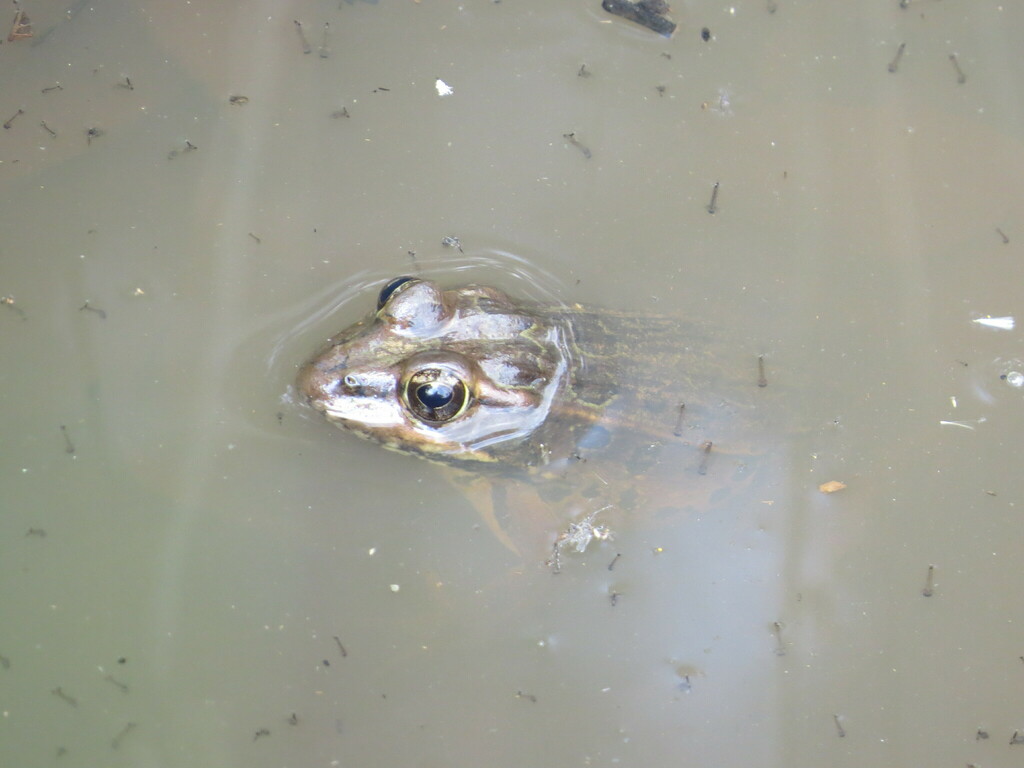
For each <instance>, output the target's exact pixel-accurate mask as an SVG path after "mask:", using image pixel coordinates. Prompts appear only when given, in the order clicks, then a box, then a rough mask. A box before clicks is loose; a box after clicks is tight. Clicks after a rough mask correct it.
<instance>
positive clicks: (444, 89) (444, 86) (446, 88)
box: [434, 78, 455, 96]
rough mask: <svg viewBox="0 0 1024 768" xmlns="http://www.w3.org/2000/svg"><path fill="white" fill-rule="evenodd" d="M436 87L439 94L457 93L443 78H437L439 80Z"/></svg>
mask: <svg viewBox="0 0 1024 768" xmlns="http://www.w3.org/2000/svg"><path fill="white" fill-rule="evenodd" d="M434 87H435V88H437V95H438V96H451V95H452V94H453V93H455V89H454V88H452V87H451V86H450V85H448V83H446V82H445V81H444V80H442V79H441V78H437V82H435V83H434Z"/></svg>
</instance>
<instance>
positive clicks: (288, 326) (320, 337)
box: [241, 249, 567, 418]
mask: <svg viewBox="0 0 1024 768" xmlns="http://www.w3.org/2000/svg"><path fill="white" fill-rule="evenodd" d="M402 266H404V267H407V268H406V269H403V268H402ZM402 266H398V265H394V264H392V265H391V266H388V267H383V266H374V267H373V268H370V269H363V270H361V271H358V272H355V273H354V274H353V273H348V274H345V275H344V276H343V277H342V278H341V279H339V280H337V281H335V282H332V283H330V284H329V285H327V286H326V287H324V288H323V289H322V290H320V291H318V292H316V293H315V294H313V295H312V296H310V297H309V298H308V299H306V300H304V301H302V302H300V303H298V304H296V305H295V306H293V307H290V308H288V309H286V310H284V311H281V312H278V313H276V314H274V315H271V316H270V317H269V318H268V319H267V322H266V323H264V324H263V325H261V327H260V328H259V329H257V330H256V331H255V332H254V333H253V334H252V335H251V336H250V340H251V341H247V342H246V343H244V344H243V345H241V347H242V348H243V349H244V350H246V353H245V356H246V357H250V356H251V358H253V359H256V360H260V361H262V364H263V365H262V368H263V371H262V375H264V376H267V377H269V378H270V379H271V380H272V381H275V382H281V383H282V392H281V402H282V403H284V404H285V405H288V406H292V405H298V401H299V399H300V398H298V397H297V395H296V393H295V389H294V386H293V380H294V377H295V368H296V366H297V365H299V364H300V363H301V362H302V361H303V360H304V358H305V357H307V356H308V355H309V354H310V353H312V352H313V351H314V350H315V349H316V348H317V347H318V346H319V345H321V344H322V343H323V341H324V340H325V339H327V338H328V337H330V336H331V335H332V334H333V333H336V332H337V331H338V329H339V328H343V327H346V326H348V325H349V324H351V323H353V322H355V321H356V320H358V319H359V318H361V317H363V316H364V315H365V314H366V313H367V312H368V311H369V309H370V308H371V306H370V303H371V300H372V297H374V296H376V294H377V292H378V291H379V290H380V287H381V286H382V285H383V284H384V283H386V282H387V281H388V280H390V279H392V278H394V277H396V276H398V275H400V274H403V273H405V274H409V275H412V276H415V277H420V278H433V279H439V281H440V282H444V283H450V282H459V283H480V284H484V285H493V286H495V287H497V288H501V289H503V290H507V291H509V292H510V293H511V294H513V295H515V296H517V297H520V298H522V299H525V300H527V301H530V302H533V303H536V304H541V305H544V306H549V307H562V306H567V304H566V301H565V299H564V296H565V295H566V292H567V285H566V283H565V282H564V281H563V280H561V279H560V278H558V277H556V276H555V275H554V274H553V273H552V272H550V271H548V270H546V269H544V268H543V267H541V266H539V265H538V264H537V263H535V262H533V261H531V260H529V259H526V258H524V257H522V256H518V255H516V254H513V253H511V252H509V251H504V250H497V249H493V250H490V251H486V252H484V253H474V254H462V253H458V252H454V253H445V254H444V255H443V258H438V259H435V260H427V259H423V260H417V261H416V262H413V263H407V264H404V265H402ZM455 275H457V276H458V279H453V276H455ZM268 338H269V343H268V341H267V340H268ZM255 345H259V347H260V349H259V350H258V351H257V350H256V349H254V348H253V347H254V346H255ZM243 367H244V366H243ZM296 410H297V411H299V412H300V415H301V416H303V417H304V418H309V417H311V416H312V414H310V413H308V412H306V409H301V408H299V409H296Z"/></svg>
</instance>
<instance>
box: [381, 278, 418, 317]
mask: <svg viewBox="0 0 1024 768" xmlns="http://www.w3.org/2000/svg"><path fill="white" fill-rule="evenodd" d="M414 282H419V281H418V280H417V279H416V278H415V277H404V276H403V277H396V278H395V279H394V280H389V281H388V283H387V285H385V286H384V287H383V288H381V289H380V294H379V295H378V296H377V311H378V312H380V311H381V310H382V309H384V305H385V304H387V303H388V299H390V298H391V295H392V294H393V293H394V292H395V291H397V290H398V289H399V288H401V287H402V286H403V285H405V284H406V283H414Z"/></svg>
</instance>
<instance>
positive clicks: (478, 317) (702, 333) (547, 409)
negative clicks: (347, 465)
mask: <svg viewBox="0 0 1024 768" xmlns="http://www.w3.org/2000/svg"><path fill="white" fill-rule="evenodd" d="M382 299H383V300H382V301H381V302H380V306H379V309H378V310H377V311H375V312H374V313H372V314H371V315H369V316H368V317H366V318H365V319H363V320H362V321H360V322H358V323H356V324H355V325H353V326H351V327H349V328H347V329H346V330H344V331H342V332H341V333H340V334H338V335H337V336H335V337H334V338H332V339H331V340H330V342H329V344H328V345H327V346H326V347H325V348H324V349H323V350H321V351H320V352H319V353H318V354H317V355H316V356H315V357H314V358H313V359H312V360H310V361H309V362H308V363H307V364H306V365H305V366H303V368H302V371H301V373H300V375H299V388H300V390H301V391H302V393H303V394H304V395H305V397H306V398H307V399H308V401H309V402H310V404H311V405H312V406H313V407H314V408H315V409H317V410H319V411H321V412H322V413H324V415H325V416H326V417H327V419H328V420H330V421H332V422H333V423H335V424H337V425H338V426H339V427H342V428H344V429H348V430H351V431H353V432H356V433H358V434H360V435H362V436H364V437H368V438H370V439H373V440H376V441H378V442H379V443H381V444H382V445H384V446H385V447H387V448H390V449H392V450H398V451H402V452H405V453H411V454H415V455H418V456H421V457H424V458H427V459H430V460H433V461H439V462H443V463H446V464H449V465H454V466H458V467H461V468H463V469H467V470H470V471H471V472H473V473H474V475H476V476H484V477H487V478H490V480H491V481H493V479H494V478H495V477H497V476H501V477H507V478H514V479H515V480H516V481H518V482H519V483H521V484H526V485H528V486H529V487H530V488H531V489H532V491H533V493H534V494H535V495H536V496H538V497H540V498H541V499H542V500H543V503H544V504H545V505H547V506H548V507H552V506H554V505H558V506H559V507H560V510H561V511H559V512H558V513H557V514H555V515H554V517H553V518H549V519H548V522H547V523H545V525H548V526H549V527H550V528H551V535H552V536H553V535H554V534H555V533H557V531H558V530H559V529H560V527H561V523H560V522H551V521H552V520H556V521H558V520H566V519H569V518H571V517H573V516H575V515H578V514H579V513H580V512H581V511H583V512H586V511H593V510H594V509H596V508H598V507H599V506H604V505H605V504H612V505H615V506H617V507H620V508H638V507H641V506H643V505H644V504H645V503H646V504H651V503H657V504H658V505H659V506H660V507H664V506H666V505H668V506H682V505H687V504H688V503H689V501H688V500H687V499H686V498H685V492H686V490H687V488H688V487H692V486H699V485H700V484H701V483H703V485H704V486H705V489H706V493H710V492H711V490H712V489H711V488H710V487H709V486H711V485H712V484H714V483H718V484H719V487H720V483H721V482H722V481H723V480H730V479H736V478H737V477H738V476H739V475H742V474H743V473H744V472H745V470H746V463H747V461H746V457H747V456H749V455H750V454H751V453H756V447H752V445H751V433H750V427H751V425H752V424H753V422H754V421H756V417H757V414H758V402H757V401H758V387H757V368H756V358H751V359H749V360H747V361H746V362H748V363H749V368H748V369H747V370H746V371H745V372H744V373H743V374H741V375H739V376H737V375H736V374H735V371H737V370H742V363H741V361H740V360H734V361H732V362H731V363H729V364H726V363H725V361H724V360H723V356H722V355H721V353H720V351H719V350H717V347H716V344H715V343H713V341H712V336H711V335H710V334H708V333H707V332H706V329H704V328H703V327H702V326H701V325H700V324H699V323H697V324H689V325H687V324H684V323H681V322H680V321H677V320H674V319H670V318H664V317H655V316H644V315H637V314H627V313H617V312H610V311H593V310H587V309H583V308H580V307H541V306H535V305H530V304H526V303H522V302H517V301H515V300H513V299H511V298H509V297H508V296H507V295H506V294H504V293H502V292H501V291H498V290H496V289H493V288H487V287H481V286H473V285H470V286H463V287H458V288H452V289H448V290H444V289H442V288H441V287H439V286H438V285H436V284H434V283H432V282H429V281H426V280H411V279H407V282H404V283H403V284H401V285H399V287H398V288H397V289H395V290H394V292H393V293H391V294H390V295H389V296H382ZM422 371H428V374H427V375H426V379H427V380H434V379H436V378H437V377H438V376H440V377H441V378H442V379H443V381H444V382H448V383H453V387H450V388H444V387H442V389H443V390H444V391H443V392H442V393H441V394H442V395H447V394H448V389H452V390H453V391H454V390H455V389H458V388H459V386H463V387H464V389H459V390H458V391H460V392H464V395H463V397H464V400H465V402H464V404H463V405H461V406H460V407H458V408H456V407H455V405H454V404H453V405H449V406H447V407H449V408H450V409H451V413H445V414H444V415H443V417H441V418H443V419H444V420H443V421H438V420H434V421H430V420H427V421H425V420H424V419H423V418H422V417H421V415H419V414H418V413H417V408H416V407H415V406H420V404H419V403H417V402H416V392H417V391H418V390H416V387H415V385H409V384H407V382H409V381H419V379H415V378H414V377H416V376H419V375H421V372H422ZM438 372H440V373H438ZM762 393H763V390H762ZM434 394H436V393H434ZM435 399H436V398H435ZM441 400H442V401H443V397H442V398H441ZM453 400H454V402H455V403H461V402H462V400H460V398H459V397H455V398H453ZM682 404H685V408H684V409H683V411H682V417H681V418H680V406H681V405H682ZM709 442H710V443H713V446H714V447H713V449H711V450H712V452H711V453H710V454H709V453H708V443H709ZM737 457H741V458H737ZM716 465H717V466H716ZM712 469H715V471H714V472H712V471H711V470H712ZM709 475H711V476H712V477H717V478H718V479H717V480H709V477H708V476H709ZM656 476H660V477H661V478H662V479H661V480H660V481H658V482H657V483H656V485H657V490H655V491H654V492H653V496H652V493H651V492H650V488H646V489H645V488H644V485H645V484H644V483H643V482H641V481H643V480H646V479H648V478H654V477H656ZM666 481H667V483H668V485H669V486H670V487H672V489H673V490H672V493H669V494H666V492H665V490H664V486H665V483H666ZM516 487H517V486H516V485H515V484H508V483H506V484H504V485H503V486H501V492H500V494H497V495H494V494H493V493H492V503H494V504H495V505H496V506H501V503H500V502H501V500H502V499H505V501H506V504H505V506H508V507H513V506H516V505H522V503H523V502H522V499H520V498H517V499H515V500H510V499H509V497H508V494H509V493H510V492H514V491H515V489H516ZM491 491H492V492H493V491H494V488H493V482H492V486H491ZM675 491H679V492H681V493H683V494H684V498H683V500H682V501H679V500H678V499H677V498H676V495H675ZM706 493H705V494H701V493H698V494H696V496H698V497H699V496H701V495H706ZM499 497H500V498H499ZM654 497H656V501H652V498H654ZM690 498H693V494H690ZM496 513H497V514H499V516H500V511H496ZM508 514H509V515H510V516H512V517H515V515H516V514H518V513H515V512H513V511H511V510H510V511H508ZM502 525H503V526H506V523H502Z"/></svg>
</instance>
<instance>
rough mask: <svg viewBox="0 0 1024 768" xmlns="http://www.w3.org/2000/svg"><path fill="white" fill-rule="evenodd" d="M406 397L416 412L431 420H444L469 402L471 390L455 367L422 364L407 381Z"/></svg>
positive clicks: (441, 422) (428, 421) (415, 413)
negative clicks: (448, 369) (435, 366)
mask: <svg viewBox="0 0 1024 768" xmlns="http://www.w3.org/2000/svg"><path fill="white" fill-rule="evenodd" d="M402 394H403V399H404V400H405V404H406V406H407V407H408V408H409V410H410V411H412V413H413V415H414V416H416V418H418V419H420V420H421V421H425V422H427V423H429V424H444V423H445V422H448V421H451V420H452V419H454V418H455V417H456V416H458V415H460V414H461V413H462V412H463V411H464V410H465V408H466V406H467V405H468V404H469V390H468V389H466V385H465V383H464V382H463V381H462V379H460V378H459V377H458V376H456V375H455V374H454V373H452V372H451V371H447V370H445V369H443V368H421V369H420V370H418V371H416V372H415V373H413V374H412V375H411V376H410V377H409V378H408V379H406V381H405V390H404V391H403V393H402Z"/></svg>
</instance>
